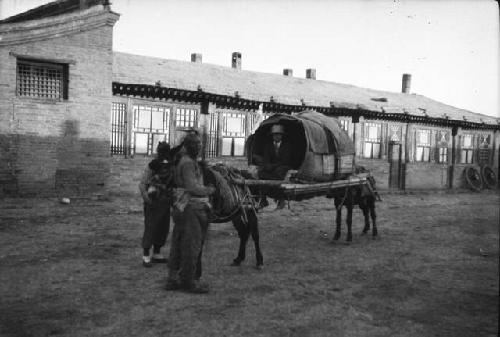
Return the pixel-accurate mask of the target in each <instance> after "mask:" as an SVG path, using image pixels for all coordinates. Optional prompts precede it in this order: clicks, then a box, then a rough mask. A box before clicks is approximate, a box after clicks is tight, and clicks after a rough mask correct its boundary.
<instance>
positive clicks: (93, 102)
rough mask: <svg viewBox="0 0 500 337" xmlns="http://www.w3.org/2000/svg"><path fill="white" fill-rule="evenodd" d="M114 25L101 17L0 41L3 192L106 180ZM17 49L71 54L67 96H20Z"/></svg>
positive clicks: (72, 187) (70, 189)
mask: <svg viewBox="0 0 500 337" xmlns="http://www.w3.org/2000/svg"><path fill="white" fill-rule="evenodd" d="M103 15H106V14H103ZM45 21H47V19H45ZM2 28H4V27H2ZM112 29H113V27H112V25H102V26H100V27H98V28H93V29H91V30H86V29H81V30H77V31H75V32H74V33H71V34H69V35H65V36H64V34H61V35H63V36H58V37H51V38H45V39H42V40H35V41H33V42H26V43H23V42H22V41H29V40H30V38H32V36H31V35H30V34H31V33H30V31H27V32H25V33H24V34H25V36H24V37H23V38H22V39H21V40H20V41H19V42H17V43H14V44H7V45H2V44H0V64H1V67H0V156H1V157H0V158H1V160H0V183H1V186H2V188H0V196H1V195H27V194H28V195H56V194H57V195H59V194H61V195H68V196H73V195H80V194H87V193H93V192H97V191H101V190H102V189H103V188H104V187H105V183H106V179H107V177H108V175H109V170H110V162H109V124H110V120H109V118H110V109H111V94H112V93H111V89H112V86H111V83H112V59H113V58H112ZM18 56H28V57H33V58H36V59H40V60H47V61H50V60H63V61H65V62H66V61H67V62H68V63H69V65H68V68H69V91H68V99H67V100H62V101H49V100H43V99H34V98H27V97H19V96H16V76H17V74H16V66H17V57H18Z"/></svg>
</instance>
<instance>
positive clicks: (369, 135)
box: [363, 123, 382, 159]
mask: <svg viewBox="0 0 500 337" xmlns="http://www.w3.org/2000/svg"><path fill="white" fill-rule="evenodd" d="M381 129H382V126H381V125H380V124H379V123H366V124H365V136H364V148H363V157H365V158H372V159H373V158H380V142H381V139H382V132H381Z"/></svg>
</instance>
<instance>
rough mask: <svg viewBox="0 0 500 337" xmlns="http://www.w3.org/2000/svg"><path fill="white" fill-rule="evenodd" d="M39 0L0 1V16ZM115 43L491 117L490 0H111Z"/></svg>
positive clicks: (494, 80) (494, 97)
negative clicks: (407, 92) (405, 79)
mask: <svg viewBox="0 0 500 337" xmlns="http://www.w3.org/2000/svg"><path fill="white" fill-rule="evenodd" d="M47 2H49V1H47V0H45V1H44V0H0V19H2V18H5V17H8V16H11V15H14V14H17V13H19V12H23V11H25V10H28V9H30V8H33V7H36V6H38V5H41V4H44V3H47ZM111 3H112V6H111V8H112V10H113V11H115V12H117V13H120V14H121V17H120V19H119V21H118V22H117V23H116V25H115V28H114V41H113V49H114V50H115V51H122V52H127V53H133V54H139V55H148V56H155V57H161V58H166V59H175V60H184V61H190V58H191V53H201V54H202V55H203V63H211V64H218V65H223V66H228V67H229V66H231V54H232V52H235V51H238V52H241V53H242V69H244V70H250V71H258V72H266V73H276V74H282V71H283V69H284V68H291V69H293V75H294V76H295V77H302V78H303V77H305V72H306V69H307V68H314V69H316V78H317V79H318V80H325V81H331V82H337V83H344V84H352V85H355V86H359V87H363V88H372V89H376V90H383V91H391V92H400V91H401V78H402V75H403V74H404V73H409V74H411V75H412V79H411V92H412V93H415V94H419V95H423V96H426V97H429V98H431V99H434V100H437V101H440V102H443V103H445V104H449V105H452V106H455V107H457V108H462V109H466V110H469V111H472V112H476V113H482V114H485V115H490V116H494V117H500V111H499V81H500V80H499V39H500V36H499V34H500V33H499V30H500V27H499V10H498V5H497V2H496V1H494V0H453V1H451V0H449V1H447V0H427V1H425V0H423V1H396V0H393V1H389V0H364V1H361V0H350V1H347V0H338V1H336V0H330V1H327V0H111Z"/></svg>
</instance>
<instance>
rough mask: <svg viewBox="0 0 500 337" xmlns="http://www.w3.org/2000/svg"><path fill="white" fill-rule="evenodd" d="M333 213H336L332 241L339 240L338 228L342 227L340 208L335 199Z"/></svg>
mask: <svg viewBox="0 0 500 337" xmlns="http://www.w3.org/2000/svg"><path fill="white" fill-rule="evenodd" d="M335 212H336V219H335V222H336V225H337V226H336V227H335V235H334V236H333V239H334V240H338V239H339V238H340V227H341V226H342V206H341V205H340V201H339V200H337V198H335Z"/></svg>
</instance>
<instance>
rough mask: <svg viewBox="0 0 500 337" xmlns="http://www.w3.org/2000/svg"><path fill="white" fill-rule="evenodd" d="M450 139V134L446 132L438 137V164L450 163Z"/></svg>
mask: <svg viewBox="0 0 500 337" xmlns="http://www.w3.org/2000/svg"><path fill="white" fill-rule="evenodd" d="M448 139H449V134H448V132H446V131H442V130H441V131H439V135H438V137H437V140H438V149H439V151H438V158H437V159H438V163H447V162H448Z"/></svg>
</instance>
